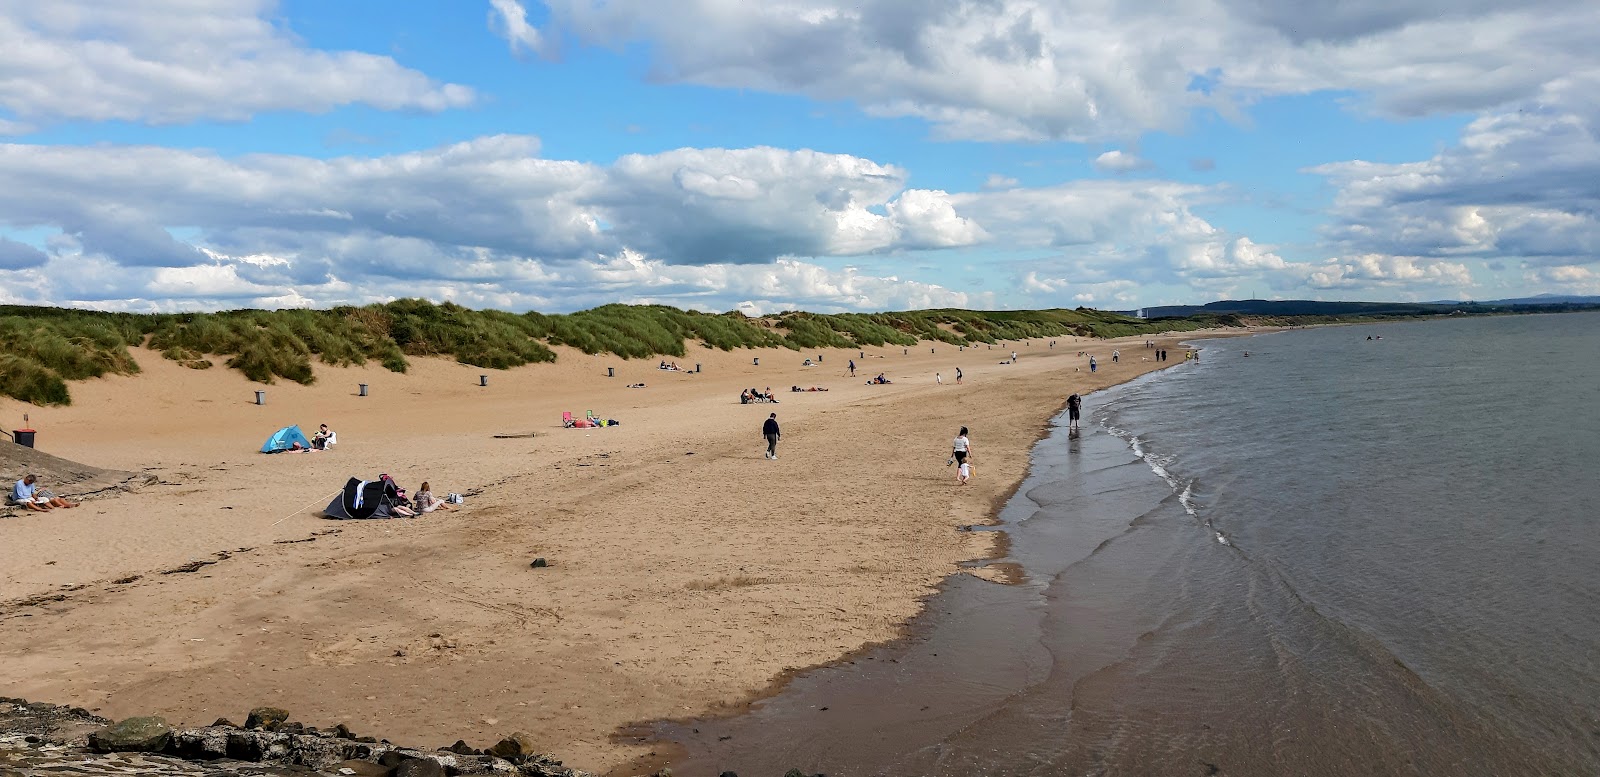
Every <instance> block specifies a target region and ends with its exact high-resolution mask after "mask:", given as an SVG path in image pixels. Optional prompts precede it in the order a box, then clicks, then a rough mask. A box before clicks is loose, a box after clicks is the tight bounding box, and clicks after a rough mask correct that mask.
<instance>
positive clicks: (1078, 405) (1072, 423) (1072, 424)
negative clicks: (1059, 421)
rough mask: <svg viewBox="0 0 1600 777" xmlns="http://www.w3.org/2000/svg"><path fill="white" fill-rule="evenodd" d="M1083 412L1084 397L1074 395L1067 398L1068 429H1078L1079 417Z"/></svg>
mask: <svg viewBox="0 0 1600 777" xmlns="http://www.w3.org/2000/svg"><path fill="white" fill-rule="evenodd" d="M1082 410H1083V397H1080V396H1078V395H1077V394H1073V395H1072V396H1070V397H1067V428H1068V429H1076V428H1078V416H1079V414H1080V413H1081V412H1082Z"/></svg>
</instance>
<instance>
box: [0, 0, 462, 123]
mask: <svg viewBox="0 0 1600 777" xmlns="http://www.w3.org/2000/svg"><path fill="white" fill-rule="evenodd" d="M274 5H275V3H273V2H271V1H270V0H142V1H141V2H137V3H106V2H98V1H97V0H50V2H34V1H33V0H0V111H3V112H9V113H10V114H11V117H12V118H10V119H8V118H6V117H5V116H4V115H0V134H4V133H8V132H9V133H11V134H18V133H20V132H23V131H27V130H28V129H30V128H31V126H32V125H34V124H36V123H38V122H48V121H52V120H62V119H88V120H94V121H104V120H109V119H119V120H126V121H139V122H151V123H157V124H166V123H177V122H188V121H194V120H197V119H203V118H209V119H223V120H243V119H247V118H249V117H250V116H252V115H254V114H257V113H261V112H265V111H311V112H321V111H327V110H331V109H333V108H336V107H339V106H342V105H350V104H356V103H359V104H364V105H369V106H372V107H374V108H379V109H382V110H397V109H409V110H422V111H440V110H445V109H447V108H454V107H459V106H464V105H468V104H470V103H472V101H473V99H474V95H473V92H472V90H471V89H469V88H467V87H465V86H460V85H456V84H441V83H439V82H437V81H435V80H433V79H431V78H429V77H428V76H426V75H424V74H422V73H419V72H417V71H415V70H412V69H409V68H406V67H403V66H401V65H400V64H399V63H397V62H395V61H394V59H393V58H391V57H387V56H379V55H375V54H367V53H363V52H356V51H321V50H317V49H312V48H308V47H307V46H305V44H304V43H303V42H302V41H300V40H298V39H297V38H295V37H294V35H293V34H292V33H290V32H289V31H287V30H285V29H283V28H282V27H280V26H279V25H278V24H276V23H274V22H273V21H272V20H271V18H270V16H271V14H272V13H273V6H274Z"/></svg>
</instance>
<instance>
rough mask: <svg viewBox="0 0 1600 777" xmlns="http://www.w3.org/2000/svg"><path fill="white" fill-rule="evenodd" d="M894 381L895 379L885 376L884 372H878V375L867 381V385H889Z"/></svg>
mask: <svg viewBox="0 0 1600 777" xmlns="http://www.w3.org/2000/svg"><path fill="white" fill-rule="evenodd" d="M893 382H894V381H892V380H889V379H888V378H885V377H884V376H883V373H881V372H880V373H878V377H876V378H872V379H870V380H868V381H867V385H868V386H886V385H888V384H890V383H893Z"/></svg>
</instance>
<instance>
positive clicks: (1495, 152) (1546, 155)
mask: <svg viewBox="0 0 1600 777" xmlns="http://www.w3.org/2000/svg"><path fill="white" fill-rule="evenodd" d="M1597 88H1600V74H1596V75H1595V76H1592V77H1578V76H1574V77H1572V78H1569V79H1566V80H1565V81H1563V82H1562V83H1561V84H1559V85H1558V86H1556V87H1552V88H1551V89H1548V90H1546V91H1545V92H1544V93H1542V94H1541V95H1540V98H1539V99H1538V100H1532V101H1528V102H1525V103H1519V104H1518V105H1516V106H1514V107H1513V108H1512V109H1509V110H1506V111H1504V112H1496V113H1490V114H1487V115H1485V116H1482V117H1480V118H1478V119H1477V120H1475V121H1473V122H1472V123H1471V124H1470V125H1468V127H1467V128H1466V129H1465V131H1464V132H1463V134H1462V137H1461V141H1460V143H1459V144H1458V145H1456V146H1454V147H1452V148H1449V149H1447V150H1444V151H1442V152H1440V153H1438V154H1436V155H1435V156H1434V157H1432V158H1431V159H1427V160H1423V161H1419V162H1409V163H1403V164H1379V163H1372V162H1363V161H1353V162H1343V163H1338V164H1330V165H1323V166H1320V167H1316V168H1313V169H1312V172H1315V173H1320V174H1322V175H1325V176H1327V177H1328V178H1329V179H1330V181H1331V182H1332V183H1333V184H1334V185H1335V186H1336V187H1337V194H1336V196H1335V199H1334V205H1333V209H1332V216H1333V222H1332V224H1331V225H1330V227H1329V228H1328V230H1327V235H1328V238H1329V239H1330V240H1331V241H1332V242H1333V243H1334V244H1335V245H1337V246H1339V247H1341V248H1342V249H1343V250H1344V251H1345V252H1348V253H1349V254H1352V255H1366V254H1379V255H1389V256H1416V257H1433V258H1456V259H1460V258H1469V257H1475V258H1482V259H1486V260H1494V259H1502V258H1514V259H1520V260H1522V261H1524V262H1528V263H1530V264H1533V265H1551V266H1561V265H1584V264H1593V263H1594V262H1596V261H1597V260H1600V99H1597V98H1596V97H1595V96H1594V95H1595V94H1596V89H1597Z"/></svg>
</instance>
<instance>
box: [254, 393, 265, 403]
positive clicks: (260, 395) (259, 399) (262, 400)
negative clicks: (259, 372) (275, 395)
mask: <svg viewBox="0 0 1600 777" xmlns="http://www.w3.org/2000/svg"><path fill="white" fill-rule="evenodd" d="M266 403H267V392H265V391H257V392H256V404H258V405H265V404H266Z"/></svg>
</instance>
